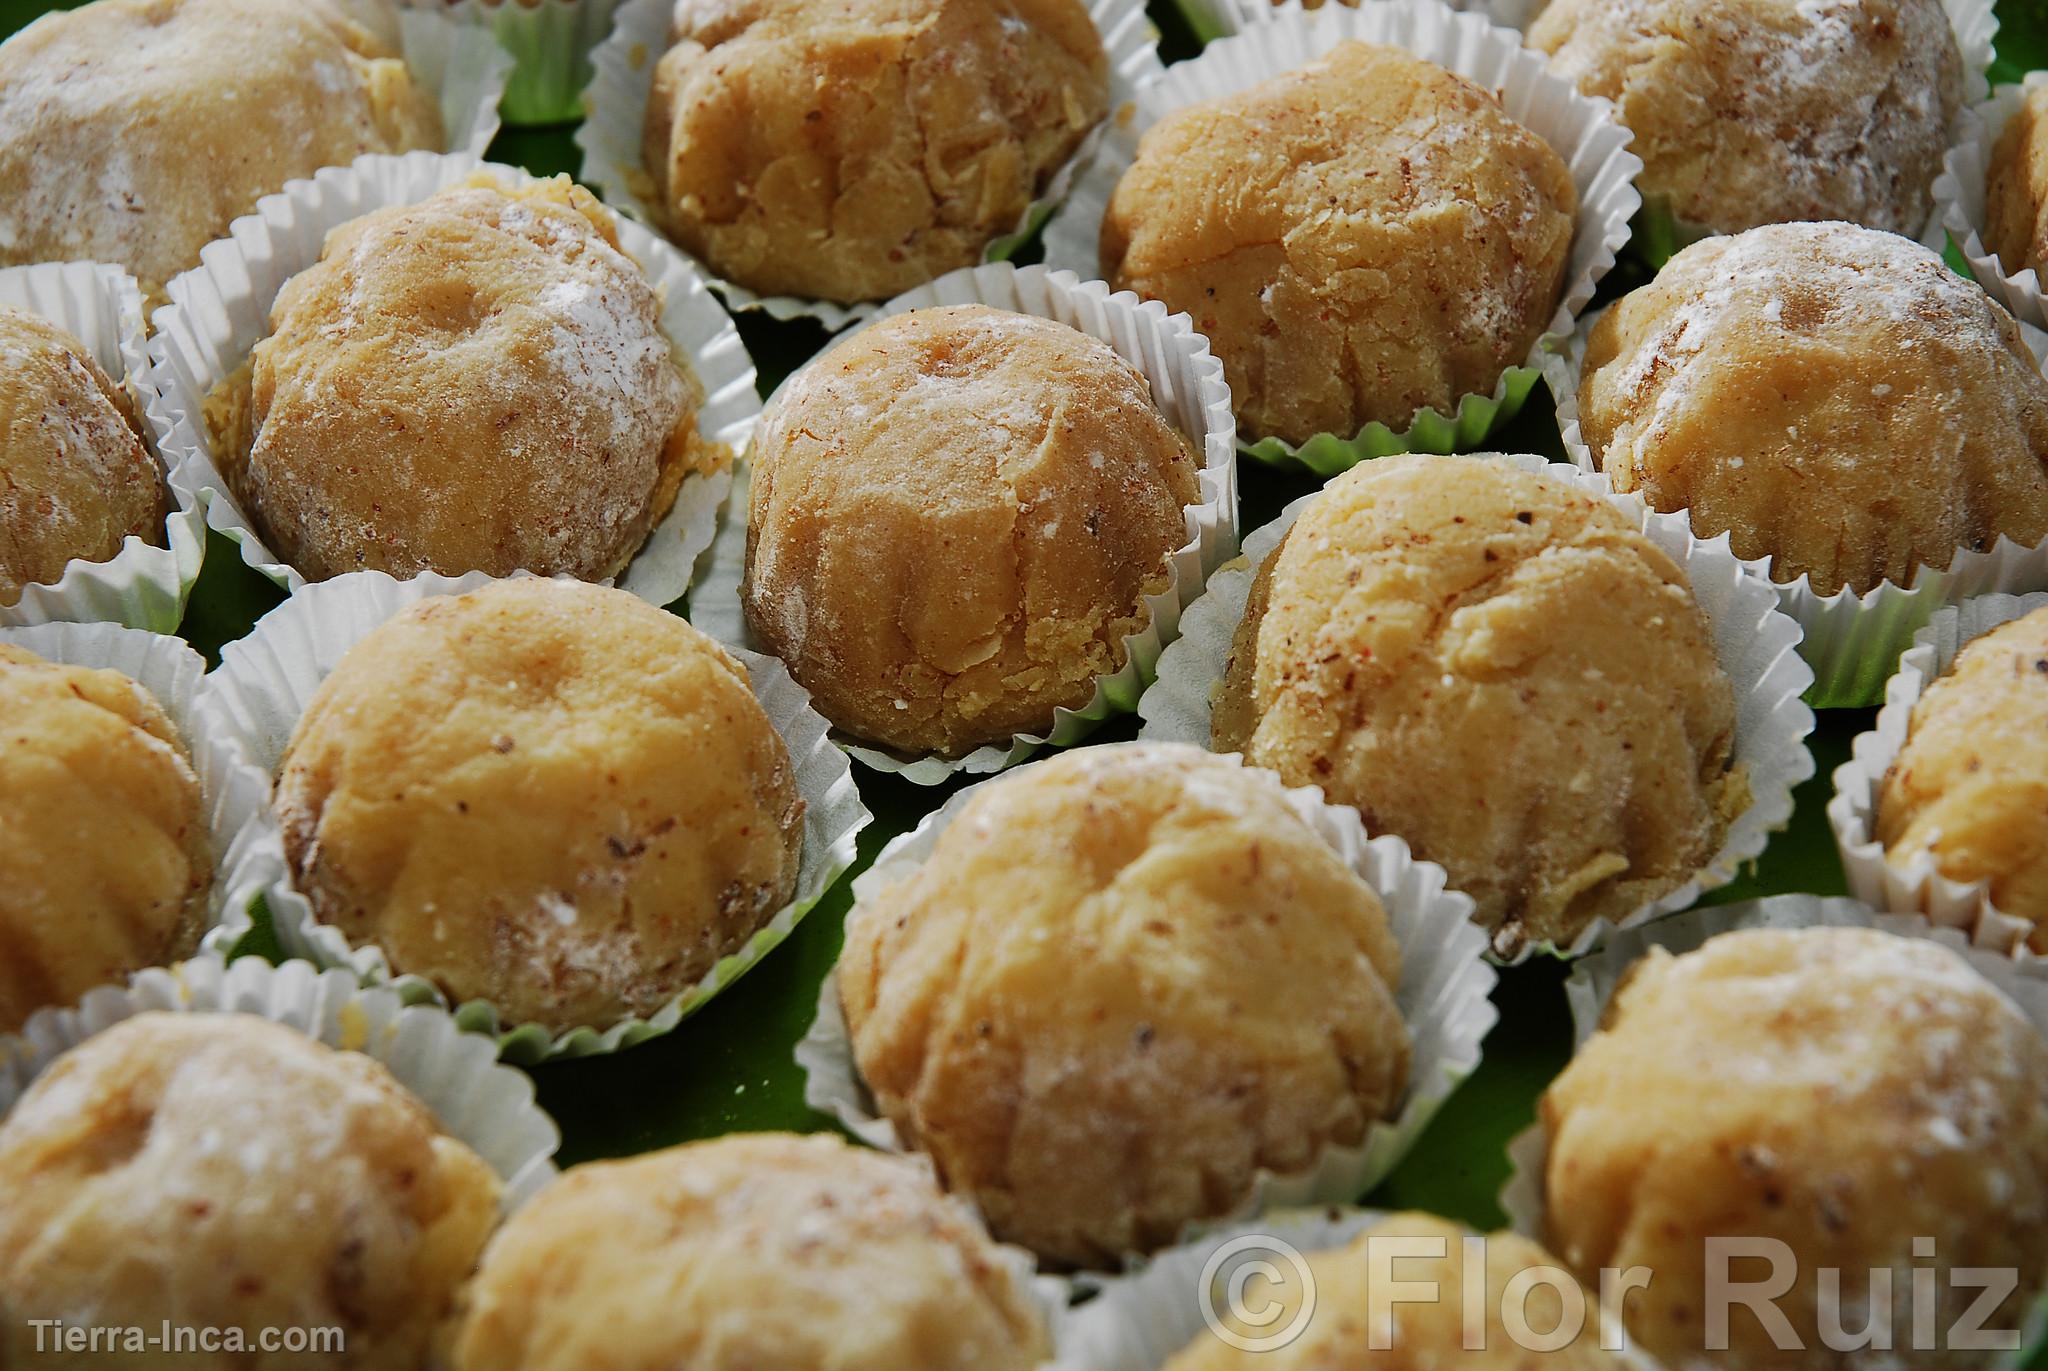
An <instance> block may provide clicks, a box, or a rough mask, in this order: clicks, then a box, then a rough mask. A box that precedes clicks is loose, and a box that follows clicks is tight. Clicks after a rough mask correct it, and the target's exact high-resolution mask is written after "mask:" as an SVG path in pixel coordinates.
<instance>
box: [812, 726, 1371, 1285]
mask: <svg viewBox="0 0 2048 1371" xmlns="http://www.w3.org/2000/svg"><path fill="white" fill-rule="evenodd" d="M1400 980H1401V954H1400V949H1399V947H1398V946H1397V945H1396V943H1395V941H1394V939H1393V935H1392V933H1391V932H1390V931H1389V929H1388V925H1387V917H1386V912H1385V910H1384V908H1383V907H1382V906H1381V904H1380V901H1379V898H1378V897H1377V896H1376V895H1375V894H1374V893H1373V891H1372V889H1371V887H1369V886H1367V885H1366V884H1365V882H1364V881H1363V880H1361V879H1360V878H1359V877H1358V875H1357V874H1356V873H1355V872H1353V871H1352V870H1351V868H1350V867H1349V866H1347V865H1346V864H1345V863H1344V861H1343V859H1342V858H1341V857H1339V856H1338V855H1337V853H1336V852H1335V851H1334V850H1333V849H1332V848H1331V847H1330V846H1329V845H1328V844H1327V843H1325V842H1324V841H1323V839H1322V838H1320V837H1319V836H1317V834H1316V833H1315V832H1314V830H1312V829H1311V828H1310V827H1309V826H1308V825H1307V823H1305V822H1304V821H1303V820H1302V819H1301V818H1300V816H1298V815H1297V814H1295V813H1294V811H1293V810H1291V809H1290V808H1289V807H1288V805H1287V802H1286V798H1285V796H1284V793H1283V792H1282V789H1281V787H1280V785H1279V783H1278V782H1277V781H1276V780H1275V779H1274V777H1273V776H1272V775H1271V774H1270V773H1267V772H1263V771H1258V770H1255V769H1252V768H1248V767H1244V766H1241V765H1239V764H1238V763H1237V761H1236V760H1235V759H1231V758H1218V757H1213V756H1210V755H1208V754H1206V753H1203V752H1201V751H1200V750H1198V749H1195V748H1190V747H1180V746H1165V747H1161V746H1152V745H1144V744H1129V745H1123V746H1116V747H1092V748H1086V749H1083V750H1081V751H1078V752H1072V753H1068V754H1066V755H1064V756H1061V757H1058V758H1056V759H1054V760H1052V761H1049V762H1045V763H1043V764H1040V765H1037V766H1033V767H1031V768H1029V769H1028V770H1025V771H1020V772H1018V773H1016V774H1015V775H1013V776H1008V777H1004V778H1002V779H1000V780H997V781H993V782H990V783H988V784H987V785H986V787H985V788H983V789H982V790H980V791H979V792H977V794H976V796H975V798H974V800H973V801H972V802H970V803H969V804H968V805H967V806H966V807H965V808H964V809H963V810H962V811H961V812H960V814H959V815H958V816H957V817H956V818H955V819H954V820H953V821H952V822H951V824H949V825H948V826H947V828H946V829H945V831H944V832H943V833H941V834H940V835H939V839H938V844H937V846H936V847H935V848H934V849H933V851H932V853H931V855H930V857H929V858H928V859H927V860H926V861H925V862H924V863H923V864H922V866H920V867H919V868H918V869H917V870H916V871H915V872H914V873H912V874H909V875H906V876H903V877H901V878H899V879H896V880H894V881H892V882H891V883H890V884H889V885H887V886H886V887H884V888H883V889H882V890H880V891H878V892H876V893H875V894H874V895H873V896H872V897H871V898H869V899H867V900H864V901H862V902H861V903H860V904H859V905H857V906H856V907H855V909H854V911H853V913H852V914H851V915H849V916H848V918H847V925H846V949H845V952H844V953H843V954H842V956H841V959H840V963H839V993H840V998H841V1000H842V1002H843V1004H844V1006H845V1010H846V1019H847V1026H848V1028H849V1030H850V1032H851V1035H852V1040H853V1049H854V1057H855V1060H856V1062H857V1064H858V1066H859V1069H860V1073H861V1076H862V1078H863V1079H864V1080H865V1081H866V1082H867V1084H868V1087H869V1088H870V1089H871V1090H873V1092H874V1094H875V1099H876V1102H877V1103H878V1104H879V1106H880V1107H881V1110H882V1112H883V1113H885V1114H886V1115H887V1116H888V1117H889V1119H890V1120H891V1121H892V1122H893V1123H894V1124H895V1125H896V1127H897V1129H898V1130H899V1131H900V1132H901V1133H902V1134H903V1136H904V1137H905V1139H906V1140H907V1141H908V1142H909V1143H910V1144H911V1145H913V1146H915V1147H917V1148H919V1149H921V1150H923V1151H925V1152H927V1153H929V1154H930V1156H931V1157H932V1159H933V1161H934V1162H935V1163H936V1164H937V1166H938V1170H939V1174H940V1175H941V1176H942V1177H943V1178H944V1179H945V1182H946V1184H947V1186H948V1187H949V1188H951V1189H953V1190H955V1191H957V1192H959V1193H960V1194H962V1195H964V1196H966V1197H968V1198H969V1199H971V1200H972V1201H973V1202H974V1204H975V1205H976V1207H978V1208H979V1209H980V1211H981V1212H982V1213H983V1214H984V1215H985V1216H986V1217H987V1219H988V1221H989V1226H990V1228H991V1229H992V1230H993V1231H994V1232H995V1234H996V1236H997V1237H999V1238H1002V1239H1004V1240H1005V1241H1011V1242H1017V1243H1021V1244H1023V1245H1024V1246H1027V1247H1029V1248H1031V1249H1032V1250H1033V1251H1035V1252H1037V1253H1038V1254H1040V1255H1041V1256H1042V1257H1045V1258H1048V1259H1050V1260H1052V1261H1055V1262H1063V1263H1072V1264H1077V1265H1105V1264H1114V1263H1115V1262H1116V1261H1117V1260H1118V1259H1119V1258H1120V1257H1122V1256H1124V1255H1126V1254H1128V1253H1132V1252H1142V1251H1149V1250H1151V1249H1153V1248H1156V1247H1159V1246H1161V1245H1163V1244H1166V1243H1169V1242H1171V1241H1173V1240H1174V1239H1175V1238H1176V1237H1177V1236H1179V1234H1180V1232H1181V1230H1182V1229H1183V1228H1184V1227H1185V1226H1186V1225H1188V1224H1190V1223H1192V1222H1194V1221H1197V1220H1200V1219H1205V1218H1216V1217H1220V1216H1221V1215H1223V1214H1226V1213H1228V1212H1230V1211H1231V1210H1233V1209H1235V1208H1236V1207H1237V1206H1238V1205H1239V1204H1240V1203H1242V1202H1243V1201H1244V1200H1246V1199H1247V1198H1248V1197H1249V1196H1250V1193H1251V1189H1252V1185H1253V1181H1254V1178H1255V1175H1256V1173H1257V1172H1258V1170H1259V1169H1260V1168H1266V1169H1269V1170H1273V1171H1277V1172H1283V1173H1292V1172H1298V1171H1301V1170H1304V1169H1306V1168H1307V1167H1309V1166H1310V1165H1311V1164H1313V1163H1314V1162H1315V1161H1316V1160H1317V1159H1318V1158H1319V1157H1320V1156H1321V1154H1322V1153H1323V1151H1324V1150H1325V1148H1326V1147H1327V1146H1328V1145H1330V1144H1345V1145H1349V1144H1355V1143H1357V1142H1358V1141H1360V1139H1362V1138H1363V1137H1364V1135H1365V1133H1366V1130H1367V1129H1369V1128H1370V1127H1371V1126H1372V1124H1373V1123H1374V1122H1375V1121H1376V1120H1379V1119H1381V1118H1383V1117H1385V1116H1388V1115H1389V1114H1391V1113H1392V1112H1394V1111H1395V1109H1396V1108H1397V1107H1398V1105H1399V1103H1400V1101H1401V1098H1402V1095H1403V1091H1404V1089H1405V1086H1406V1083H1407V1078H1408V1065H1409V1053H1410V1042H1409V1033H1408V1029H1407V1026H1406V1025H1405V1024H1404V1023H1403V1022H1402V1019H1401V1014H1400V1010H1399V1008H1398V1007H1397V1006H1396V1004H1395V1001H1394V987H1396V986H1398V985H1399V984H1400Z"/></svg>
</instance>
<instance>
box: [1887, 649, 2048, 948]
mask: <svg viewBox="0 0 2048 1371" xmlns="http://www.w3.org/2000/svg"><path fill="white" fill-rule="evenodd" d="M1877 839H1878V841H1879V842H1881V843H1883V844H1884V846H1885V855H1886V857H1887V858H1889V859H1890V860H1891V861H1892V862H1895V863H1898V864H1901V865H1905V864H1908V863H1911V862H1913V861H1914V860H1915V859H1916V858H1918V857H1919V856H1921V855H1922V854H1926V855H1928V856H1930V857H1932V858H1933V859H1934V865H1935V867H1936V869H1938V870H1939V871H1940V872H1941V874H1942V875H1944V876H1947V877H1948V878H1949V879H1950V880H1954V881H1961V882H1964V883H1965V884H1970V883H1974V882H1977V881H1989V882H1990V883H1991V888H1990V896H1991V902H1992V903H1993V904H1994V905H1996V906H1997V907H1998V908H1999V910H2000V911H2002V912H2004V913H2006V914H2011V915H2013V916H2015V917H2016V918H2021V919H2026V920H2028V921H2030V922H2031V923H2033V924H2034V926H2035V927H2034V931H2033V933H2032V935H2031V939H2030V940H2031V941H2032V943H2033V945H2034V950H2035V951H2037V952H2048V609H2037V610H2035V611H2034V612H2033V613H2032V614H2029V615H2027V616H2026V617H2024V618H2021V619H2015V620H2013V621H2012V622H2010V623H2007V624H2002V625H2000V626H1999V627H1998V628H1995V629H1993V630H1992V631H1991V632H1989V633H1987V634H1985V635H1984V636H1983V637H1981V638H1979V639H1977V640H1976V641H1974V642H1972V643H1970V644H1969V645H1968V646H1967V647H1965V648H1964V649H1963V650H1962V652H1961V653H1960V654H1958V656H1957V657H1956V660H1955V665H1954V666H1953V667H1951V668H1950V670H1949V673H1948V674H1947V675H1946V676H1944V677H1942V678H1941V679H1940V680H1938V681H1936V682H1934V683H1933V684H1932V685H1930V686H1929V687H1928V688H1927V692H1926V694H1924V695H1922V696H1921V697H1920V702H1919V703H1918V704H1916V705H1915V706H1913V716H1912V722H1911V724H1910V725H1909V727H1908V730H1907V734H1906V743H1905V746H1904V747H1902V748H1900V749H1899V756H1898V760H1897V761H1895V762H1893V763H1892V769H1891V770H1890V771H1889V772H1888V773H1886V775H1885V778H1884V788H1883V789H1882V790H1881V791H1880V792H1879V795H1878V806H1877Z"/></svg>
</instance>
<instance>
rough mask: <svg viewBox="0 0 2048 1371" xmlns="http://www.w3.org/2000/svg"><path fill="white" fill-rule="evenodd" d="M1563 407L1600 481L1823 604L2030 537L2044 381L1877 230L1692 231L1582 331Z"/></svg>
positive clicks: (1946, 286) (2042, 532)
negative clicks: (1580, 353)
mask: <svg viewBox="0 0 2048 1371" xmlns="http://www.w3.org/2000/svg"><path fill="white" fill-rule="evenodd" d="M1579 416H1580V424H1581V429H1582V432H1583V434H1584V436H1585V439H1586V443H1587V445H1588V446H1589V447H1590V448H1591V449H1592V451H1593V455H1594V457H1595V458H1596V459H1597V460H1598V461H1599V462H1600V464H1601V466H1602V468H1603V469H1604V470H1605V471H1606V472H1607V474H1608V475H1609V476H1610V477H1611V478H1612V479H1613V481H1614V485H1615V487H1616V489H1619V490H1633V491H1638V492H1640V493H1641V494H1642V496H1643V497H1644V498H1645V499H1646V500H1648V501H1649V502H1650V503H1651V504H1652V505H1654V506H1655V507H1656V508H1658V509H1660V510H1663V511H1665V512H1666V513H1670V512H1673V511H1677V510H1681V509H1683V510H1687V511H1689V512H1690V514H1691V518H1692V526H1693V531H1694V532H1695V533H1697V534H1698V535H1699V536H1700V537H1702V538H1712V537H1715V536H1716V535H1718V534H1721V533H1726V534H1728V536H1729V546H1730V547H1732V548H1733V549H1734V551H1735V554H1736V556H1738V557H1769V558H1770V559H1771V575H1772V577H1773V579H1775V580H1778V581H1785V582H1789V581H1796V580H1798V579H1799V577H1801V576H1802V575H1804V576H1811V577H1812V578H1813V580H1812V584H1813V589H1814V590H1815V591H1816V592H1817V593H1819V594H1822V595H1831V594H1833V593H1834V592H1836V591H1838V590H1840V589H1842V588H1843V587H1845V586H1846V587H1848V588H1849V589H1851V590H1853V591H1856V592H1857V593H1859V594H1860V593H1863V592H1865V591H1868V590H1870V589H1872V588H1873V587H1875V586H1876V585H1878V584H1879V583H1880V582H1882V581H1891V582H1893V583H1894V584H1897V585H1910V584H1911V583H1912V579H1913V573H1914V572H1915V571H1916V570H1917V569H1918V568H1919V567H1921V566H1923V565H1925V566H1931V567H1935V568H1938V569H1939V568H1946V567H1947V566H1948V565H1949V564H1950V563H1951V562H1953V561H1954V560H1955V555H1956V553H1957V551H1958V550H1960V549H1966V548H1975V549H1984V548H1989V547H1991V546H1992V545H1993V544H1994V543H1996V542H1997V540H1998V537H1999V535H2001V534H2003V535H2005V536H2007V537H2010V538H2012V539H2013V540H2014V541H2016V542H2018V543H2020V544H2022V545H2028V546H2030V545H2032V544H2034V543H2036V542H2039V541H2040V540H2041V539H2043V538H2044V537H2048V381H2044V380H2043V379H2042V377H2041V371H2040V368H2039V366H2038V365H2036V363H2035V361H2034V359H2033V355H2032V354H2031V353H2029V352H2028V351H2027V347H2026V344H2025V343H2024V342H2023V341H2022V340H2021V337H2020V332H2019V328H2018V326H2017V325H2015V324H2014V323H2013V321H2012V318H2011V317H2010V316H2009V315H2007V314H2006V313H2005V311H2004V310H2002V309H2000V308H1999V307H1998V306H1997V305H1996V304H1994V303H1992V301H1991V299H1990V297H1989V296H1987V295H1985V294H1984V292H1983V291H1981V290H1979V289H1978V288H1977V286H1976V285H1975V284H1973V283H1972V282H1970V281H1968V280H1965V279H1964V278H1962V277H1960V276H1957V275H1956V274H1955V273H1954V272H1952V271H1950V270H1949V269H1948V266H1947V264H1946V263H1944V262H1943V261H1942V260H1941V258H1940V257H1939V256H1938V255H1936V254H1935V253H1934V252H1932V251H1930V250H1928V249H1927V248H1923V247H1921V246H1920V245H1919V244H1918V243H1914V242H1911V241H1909V240H1908V239H1905V238H1901V237H1899V236H1897V235H1896V234H1890V233H1880V232H1877V231H1875V230H1870V229H1860V228H1856V227H1854V226H1852V225H1849V224H1779V225H1772V226H1769V227H1765V228H1758V229H1752V230H1750V231H1749V232H1747V233H1743V234H1738V235H1736V236H1734V237H1730V238H1710V239H1707V240H1705V241H1703V242H1700V243H1695V244H1694V245H1693V246H1691V247H1689V248H1687V249H1686V250H1685V251H1683V252H1681V253H1679V254H1678V255H1677V256H1676V257H1673V258H1672V259H1671V261H1670V262H1669V263H1668V264H1667V265H1666V266H1665V268H1664V270H1663V271H1662V272H1660V273H1659V274H1658V276H1657V279H1656V280H1655V281H1654V282H1652V283H1651V284H1649V285H1647V286H1644V287H1643V288H1642V289H1640V290H1637V291H1635V292H1634V293H1632V294H1630V295H1628V296H1627V297H1625V298H1624V299H1623V300H1622V301H1621V302H1620V303H1619V304H1617V305H1615V306H1614V307H1613V308H1612V309H1610V310H1608V311H1607V313H1606V314H1605V315H1603V316H1602V317H1601V319H1600V322H1599V323H1598V324H1596V325H1595V326H1594V328H1593V332H1592V337H1591V339H1590V340H1589V341H1588V344H1587V348H1586V356H1585V362H1584V369H1583V373H1582V379H1581V381H1580V385H1579Z"/></svg>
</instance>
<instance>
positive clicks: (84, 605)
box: [0, 262, 206, 633]
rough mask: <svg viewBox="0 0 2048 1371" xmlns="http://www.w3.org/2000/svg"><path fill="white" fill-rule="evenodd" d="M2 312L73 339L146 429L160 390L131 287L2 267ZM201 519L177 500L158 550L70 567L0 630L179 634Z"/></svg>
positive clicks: (138, 297)
mask: <svg viewBox="0 0 2048 1371" xmlns="http://www.w3.org/2000/svg"><path fill="white" fill-rule="evenodd" d="M0 306H6V307H11V308H14V309H19V310H25V311H26V312H28V313H30V314H34V315H36V316H38V317H39V318H43V319H47V320H48V321H49V322H50V323H52V324H55V325H56V326H57V327H58V328H61V329H63V330H64V331H65V332H66V333H69V334H70V335H71V336H72V337H74V338H76V339H78V341H79V342H80V343H82V344H84V346H85V350H86V351H87V352H89V353H91V354H92V357H93V360H94V361H96V362H98V363H99V364H100V367H101V368H102V369H103V370H104V371H105V372H106V373H107V375H108V376H109V377H111V378H112V379H113V380H114V382H115V383H116V384H117V385H119V386H120V387H121V388H122V389H123V390H124V391H126V392H127V394H128V400H129V403H130V404H132V405H134V406H135V417H136V419H137V420H138V421H141V420H143V419H144V417H145V415H146V413H147V409H148V402H149V398H150V397H151V396H153V395H154V394H155V393H156V383H155V381H154V380H153V379H152V378H151V375H150V367H149V348H148V329H147V328H146V326H145V325H144V323H143V318H142V288H141V287H140V286H138V285H137V284H136V282H135V278H134V277H132V276H130V275H128V273H126V272H125V271H123V270H121V268H119V267H114V266H107V265H105V264H104V263H98V262H44V263H40V264H38V265H36V266H27V267H0ZM146 427H147V425H146V424H145V428H146ZM150 446H151V449H152V452H153V451H154V445H153V443H152V444H151V445H150ZM166 488H167V489H168V486H166ZM204 518H205V515H204V514H203V513H202V511H201V510H200V508H199V506H198V505H197V503H196V502H194V501H192V500H191V499H189V498H187V497H186V496H183V495H177V494H175V493H174V500H173V506H172V509H171V513H170V515H169V516H168V517H167V518H166V519H165V520H164V545H163V546H162V547H158V546H156V545H155V544H153V543H149V542H145V541H144V540H143V539H141V538H134V537H131V538H127V539H125V540H123V542H122V544H121V550H120V551H119V552H117V553H115V554H114V555H113V556H112V557H110V558H108V559H107V560H106V561H104V562H92V561H87V560H86V559H85V558H83V557H74V558H72V559H71V560H70V561H69V562H67V563H65V565H64V572H63V574H62V575H61V576H59V577H58V578H57V579H56V580H55V581H50V582H46V583H43V584H40V585H30V586H25V587H23V589H22V592H21V598H20V599H19V600H18V601H16V602H15V603H14V604H12V605H0V626H7V625H20V624H47V623H59V622H68V623H117V624H126V625H127V626H128V627H130V628H141V629H147V630H149V631H150V632H152V633H172V632H175V631H176V630H177V627H178V621H179V620H180V619H182V618H184V615H185V598H186V597H187V596H188V595H190V594H191V593H192V583H193V582H194V581H196V580H198V579H199V565H200V563H201V561H202V560H204V558H205V556H206V531H205V530H206V526H205V523H204V522H203V521H204Z"/></svg>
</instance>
